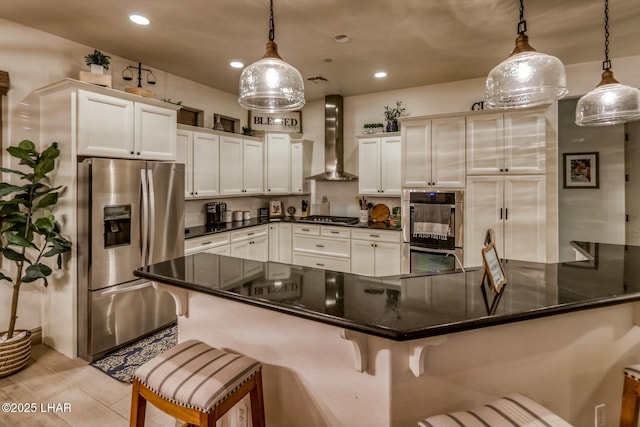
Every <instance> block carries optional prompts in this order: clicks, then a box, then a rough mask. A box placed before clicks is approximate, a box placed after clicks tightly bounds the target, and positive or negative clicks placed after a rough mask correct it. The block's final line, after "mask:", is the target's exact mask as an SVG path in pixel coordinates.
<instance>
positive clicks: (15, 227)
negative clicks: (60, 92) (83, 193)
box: [0, 140, 71, 377]
mask: <svg viewBox="0 0 640 427" xmlns="http://www.w3.org/2000/svg"><path fill="white" fill-rule="evenodd" d="M7 151H8V152H9V154H10V155H11V156H12V157H15V158H17V159H19V160H20V165H23V166H24V167H25V168H24V171H23V170H13V169H6V168H0V171H2V172H5V173H11V174H13V176H14V177H16V178H17V179H16V180H15V182H2V183H0V197H2V200H1V201H0V251H2V256H3V257H4V258H5V259H6V260H7V261H10V262H12V263H13V264H14V267H15V268H14V269H13V272H12V273H10V274H11V275H12V276H13V277H10V276H8V275H6V274H4V273H2V272H0V280H7V281H9V282H10V283H11V285H12V287H13V292H12V298H11V308H10V310H9V327H8V329H7V331H5V332H0V377H3V376H6V375H10V374H12V373H14V372H16V371H18V370H20V369H22V368H23V367H24V366H25V365H26V364H27V362H28V361H29V357H30V355H31V332H30V331H18V330H16V329H15V326H16V320H17V318H18V315H17V312H18V299H19V296H20V289H21V287H22V286H23V285H25V284H29V283H34V282H37V281H39V280H42V281H43V283H44V286H47V285H48V281H47V277H49V276H50V275H51V273H52V270H51V268H50V267H49V266H48V265H46V264H45V263H43V258H49V257H57V265H58V268H61V267H62V254H64V253H67V252H70V251H71V241H70V240H68V239H67V238H65V237H64V236H63V235H62V234H61V233H60V226H59V225H58V223H57V222H56V219H55V217H54V215H53V213H52V212H51V208H52V207H53V206H55V205H56V203H57V202H58V197H59V196H60V192H61V191H62V188H61V187H51V186H49V185H48V182H49V176H48V174H49V173H50V172H52V171H53V170H54V168H55V159H56V158H57V157H58V156H59V155H60V151H59V150H58V144H57V143H55V142H54V143H52V144H51V145H50V146H49V147H48V148H47V149H45V150H44V151H43V152H41V153H40V152H38V150H37V149H36V146H35V144H34V143H33V142H31V141H27V140H24V141H22V142H21V143H20V144H18V146H17V147H16V146H12V147H9V148H7ZM23 182H24V184H22V185H20V183H23Z"/></svg>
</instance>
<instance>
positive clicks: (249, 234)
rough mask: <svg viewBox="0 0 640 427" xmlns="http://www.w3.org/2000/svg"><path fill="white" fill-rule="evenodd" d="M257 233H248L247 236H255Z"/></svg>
mask: <svg viewBox="0 0 640 427" xmlns="http://www.w3.org/2000/svg"><path fill="white" fill-rule="evenodd" d="M254 234H256V233H247V236H253V235H254Z"/></svg>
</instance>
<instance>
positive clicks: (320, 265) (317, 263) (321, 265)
mask: <svg viewBox="0 0 640 427" xmlns="http://www.w3.org/2000/svg"><path fill="white" fill-rule="evenodd" d="M316 265H317V266H318V267H324V264H320V263H319V262H316Z"/></svg>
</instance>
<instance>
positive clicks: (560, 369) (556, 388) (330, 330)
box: [136, 243, 640, 426]
mask: <svg viewBox="0 0 640 427" xmlns="http://www.w3.org/2000/svg"><path fill="white" fill-rule="evenodd" d="M580 245H582V246H580ZM580 245H577V247H578V248H580V250H581V251H583V252H584V253H585V254H588V255H590V257H592V259H588V260H585V261H576V262H568V263H561V264H532V263H522V262H513V261H509V262H506V263H505V271H506V275H507V279H508V284H507V285H506V287H505V291H504V294H503V296H502V299H501V300H500V303H499V305H498V307H497V309H496V312H495V314H494V315H488V314H487V307H486V304H485V299H484V297H483V293H482V291H481V288H480V281H481V278H482V271H481V270H474V271H468V272H466V273H451V274H442V275H430V276H429V275H427V276H394V277H385V278H371V277H364V276H357V275H352V274H345V273H337V272H331V271H325V270H317V269H313V268H306V267H298V266H291V265H286V264H279V263H270V262H266V263H262V262H256V261H248V260H242V259H237V258H230V257H224V256H218V255H213V254H202V253H201V254H195V255H191V256H188V257H183V258H177V259H174V260H171V261H167V262H163V263H159V264H155V265H151V266H148V267H144V268H141V269H139V270H137V271H136V275H138V276H140V277H144V278H147V279H151V280H154V281H156V282H158V283H161V284H164V285H159V286H161V287H162V286H166V285H170V286H166V288H165V289H167V290H169V291H171V292H172V294H174V296H175V297H176V298H177V300H178V301H179V304H178V306H179V309H180V310H181V312H182V314H183V315H184V316H181V317H180V318H179V321H178V329H179V339H180V340H181V341H182V340H185V339H190V338H197V339H201V340H203V341H205V342H207V343H209V344H211V345H214V346H218V347H222V348H225V349H228V350H232V351H237V352H239V353H243V354H246V355H249V356H252V357H255V358H256V359H259V360H261V361H262V362H263V363H265V370H264V372H265V404H266V417H267V423H268V424H269V425H305V426H323V425H336V426H338V425H347V426H353V425H362V426H378V425H380V426H399V425H412V426H415V425H416V422H417V421H418V420H419V419H421V418H424V417H426V416H428V415H432V414H435V413H439V412H444V411H451V410H459V409H462V408H466V407H470V406H475V405H478V404H482V403H486V402H487V401H489V400H491V399H494V398H496V397H499V396H501V395H503V394H507V393H510V392H514V391H517V392H520V393H523V394H525V395H528V396H529V397H531V398H533V399H535V400H537V401H538V402H540V403H541V404H543V405H545V406H547V407H548V408H549V409H550V410H552V411H554V412H556V413H557V414H558V415H560V416H562V417H563V418H565V419H567V420H568V421H570V422H572V423H574V424H576V425H585V424H587V423H590V422H591V419H592V418H591V417H592V414H593V405H595V404H598V403H609V404H610V405H609V406H610V408H611V409H610V410H609V417H610V420H609V421H613V420H615V417H616V416H617V408H618V407H619V400H618V399H619V397H618V396H619V394H620V390H621V389H622V388H621V387H622V386H621V384H622V374H621V369H622V367H623V365H625V364H627V363H629V362H636V363H637V360H638V359H639V358H638V357H636V356H635V355H636V353H637V354H639V355H640V352H639V351H638V349H639V348H640V344H639V343H640V332H638V328H635V327H634V325H635V318H636V317H637V316H636V310H637V309H636V306H637V303H636V301H640V280H639V279H640V273H639V272H638V267H637V265H639V264H640V262H639V261H640V248H637V247H626V246H618V245H602V244H588V243H581V244H580ZM492 298H493V295H492V293H491V291H489V292H488V300H489V302H491V300H492Z"/></svg>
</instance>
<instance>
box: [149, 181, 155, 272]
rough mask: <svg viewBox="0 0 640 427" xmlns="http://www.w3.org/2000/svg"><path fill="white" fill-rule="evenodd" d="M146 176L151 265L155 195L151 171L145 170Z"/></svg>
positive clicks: (150, 257)
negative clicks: (147, 183) (147, 181)
mask: <svg viewBox="0 0 640 427" xmlns="http://www.w3.org/2000/svg"><path fill="white" fill-rule="evenodd" d="M147 176H148V177H149V178H148V180H149V263H152V262H153V245H154V243H155V242H154V240H155V236H154V235H155V229H156V194H155V192H154V191H153V188H154V186H153V171H152V170H151V169H147Z"/></svg>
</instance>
